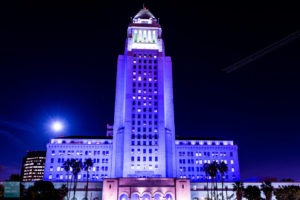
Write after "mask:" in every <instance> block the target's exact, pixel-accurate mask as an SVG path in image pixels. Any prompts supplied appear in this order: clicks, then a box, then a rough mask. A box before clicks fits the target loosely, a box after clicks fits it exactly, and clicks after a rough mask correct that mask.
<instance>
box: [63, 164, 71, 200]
mask: <svg viewBox="0 0 300 200" xmlns="http://www.w3.org/2000/svg"><path fill="white" fill-rule="evenodd" d="M62 168H63V169H64V170H65V171H66V172H67V181H66V182H67V188H68V191H69V190H70V188H71V184H72V183H71V182H70V185H69V172H70V170H71V161H70V160H69V159H67V160H66V161H65V162H64V163H63V166H62ZM69 199H70V194H69V192H68V195H67V200H69Z"/></svg>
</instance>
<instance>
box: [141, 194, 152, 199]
mask: <svg viewBox="0 0 300 200" xmlns="http://www.w3.org/2000/svg"><path fill="white" fill-rule="evenodd" d="M150 199H151V196H150V195H149V194H144V195H143V200H150Z"/></svg>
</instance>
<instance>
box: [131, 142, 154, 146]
mask: <svg viewBox="0 0 300 200" xmlns="http://www.w3.org/2000/svg"><path fill="white" fill-rule="evenodd" d="M131 145H132V146H135V145H137V146H140V145H143V146H146V145H149V146H153V145H154V146H157V145H158V141H153V142H152V141H131Z"/></svg>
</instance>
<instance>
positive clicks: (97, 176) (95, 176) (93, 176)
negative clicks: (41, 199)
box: [48, 173, 108, 180]
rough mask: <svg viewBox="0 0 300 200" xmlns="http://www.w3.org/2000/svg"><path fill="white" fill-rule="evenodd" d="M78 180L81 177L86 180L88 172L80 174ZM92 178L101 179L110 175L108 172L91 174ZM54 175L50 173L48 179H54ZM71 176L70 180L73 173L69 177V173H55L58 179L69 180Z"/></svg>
mask: <svg viewBox="0 0 300 200" xmlns="http://www.w3.org/2000/svg"><path fill="white" fill-rule="evenodd" d="M77 177H78V180H81V179H83V180H86V174H83V176H82V175H81V174H78V176H77ZM89 177H90V179H92V180H100V179H103V178H107V177H108V174H105V173H104V174H90V176H89ZM53 178H54V177H53V175H52V174H50V175H49V176H48V179H49V180H52V179H53ZM68 178H69V180H71V179H72V176H71V175H69V177H68V176H67V175H63V174H56V175H55V179H56V180H67V179H68Z"/></svg>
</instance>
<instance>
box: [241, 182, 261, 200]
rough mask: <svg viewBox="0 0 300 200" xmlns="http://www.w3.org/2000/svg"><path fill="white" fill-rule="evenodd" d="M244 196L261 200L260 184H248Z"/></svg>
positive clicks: (251, 199)
mask: <svg viewBox="0 0 300 200" xmlns="http://www.w3.org/2000/svg"><path fill="white" fill-rule="evenodd" d="M244 197H246V198H247V199H248V200H260V199H261V197H260V189H259V187H258V186H253V185H248V186H247V187H246V188H245V190H244Z"/></svg>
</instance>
